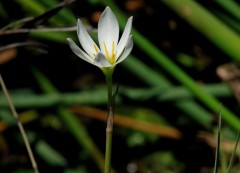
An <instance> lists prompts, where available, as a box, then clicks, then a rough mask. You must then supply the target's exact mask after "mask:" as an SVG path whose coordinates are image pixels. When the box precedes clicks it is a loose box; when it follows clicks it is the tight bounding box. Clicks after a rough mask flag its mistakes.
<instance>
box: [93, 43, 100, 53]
mask: <svg viewBox="0 0 240 173" xmlns="http://www.w3.org/2000/svg"><path fill="white" fill-rule="evenodd" d="M93 48H94V49H95V51H96V53H98V52H99V49H98V47H97V45H96V44H94V45H93Z"/></svg>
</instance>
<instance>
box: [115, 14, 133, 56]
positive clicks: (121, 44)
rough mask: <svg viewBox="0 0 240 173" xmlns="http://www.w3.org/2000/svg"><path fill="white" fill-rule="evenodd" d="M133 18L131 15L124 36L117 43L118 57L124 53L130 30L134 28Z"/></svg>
mask: <svg viewBox="0 0 240 173" xmlns="http://www.w3.org/2000/svg"><path fill="white" fill-rule="evenodd" d="M132 19H133V17H130V18H129V19H128V21H127V24H126V26H125V28H124V31H123V34H122V37H121V39H120V41H119V43H118V45H117V49H116V50H117V54H116V57H119V55H121V54H122V51H123V49H124V47H125V45H126V43H127V40H128V38H129V35H130V32H131V30H132Z"/></svg>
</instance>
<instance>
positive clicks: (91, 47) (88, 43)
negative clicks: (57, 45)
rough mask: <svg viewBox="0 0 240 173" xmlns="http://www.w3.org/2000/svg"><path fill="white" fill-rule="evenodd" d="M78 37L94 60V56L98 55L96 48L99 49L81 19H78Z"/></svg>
mask: <svg viewBox="0 0 240 173" xmlns="http://www.w3.org/2000/svg"><path fill="white" fill-rule="evenodd" d="M77 35H78V39H79V41H80V43H81V45H82V47H83V49H84V50H85V51H86V52H87V53H88V55H90V56H91V57H93V58H94V57H95V56H94V55H96V54H97V53H98V52H97V50H96V49H95V48H97V49H99V48H98V47H97V45H96V44H95V42H94V41H93V40H92V38H91V37H90V35H89V34H88V32H87V30H86V29H85V27H84V26H83V24H82V22H81V20H80V19H78V23H77ZM95 46H96V47H95Z"/></svg>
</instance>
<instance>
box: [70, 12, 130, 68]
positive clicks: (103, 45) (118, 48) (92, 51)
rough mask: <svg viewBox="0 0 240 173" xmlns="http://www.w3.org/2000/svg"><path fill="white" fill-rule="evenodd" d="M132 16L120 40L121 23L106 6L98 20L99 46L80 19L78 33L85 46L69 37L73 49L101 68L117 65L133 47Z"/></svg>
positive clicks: (81, 56) (78, 54) (84, 58)
mask: <svg viewBox="0 0 240 173" xmlns="http://www.w3.org/2000/svg"><path fill="white" fill-rule="evenodd" d="M131 29H132V17H130V18H129V19H128V21H127V24H126V26H125V29H124V31H123V34H122V37H121V39H120V40H119V25H118V21H117V18H116V16H115V15H114V13H113V12H112V10H111V9H110V8H109V7H106V9H105V10H104V12H103V13H102V15H101V17H100V19H99V22H98V42H99V47H98V46H97V45H96V43H95V42H94V41H93V40H92V38H91V37H90V35H89V34H88V32H87V31H86V29H85V27H84V26H83V24H82V22H81V20H80V19H78V23H77V35H78V39H79V41H80V44H81V46H82V48H83V50H82V49H81V48H79V47H78V46H77V45H76V44H75V43H74V42H73V41H72V39H71V38H67V40H68V43H69V46H70V48H71V49H72V51H73V52H74V53H75V54H76V55H77V56H79V57H80V58H82V59H83V60H85V61H87V62H89V63H91V64H93V65H96V66H98V67H99V68H101V69H102V68H105V67H115V65H117V64H118V63H120V62H122V61H123V60H124V59H125V58H126V57H127V56H128V55H129V54H130V52H131V50H132V48H133V40H132V35H131V34H130V32H131Z"/></svg>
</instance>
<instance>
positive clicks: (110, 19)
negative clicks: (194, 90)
mask: <svg viewBox="0 0 240 173" xmlns="http://www.w3.org/2000/svg"><path fill="white" fill-rule="evenodd" d="M118 37H119V25H118V21H117V18H116V16H115V15H114V14H113V12H112V10H111V9H110V8H109V7H106V9H105V10H104V12H103V13H102V15H101V17H100V19H99V22H98V41H99V45H100V48H101V50H102V52H103V53H104V54H106V52H105V48H104V44H106V48H107V50H108V53H109V54H112V46H113V44H114V49H115V50H116V46H117V42H118Z"/></svg>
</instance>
